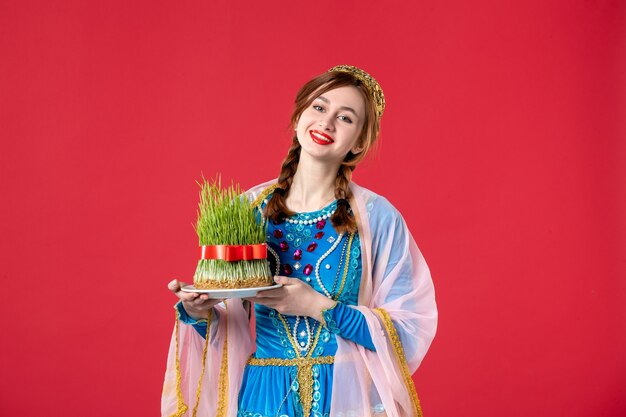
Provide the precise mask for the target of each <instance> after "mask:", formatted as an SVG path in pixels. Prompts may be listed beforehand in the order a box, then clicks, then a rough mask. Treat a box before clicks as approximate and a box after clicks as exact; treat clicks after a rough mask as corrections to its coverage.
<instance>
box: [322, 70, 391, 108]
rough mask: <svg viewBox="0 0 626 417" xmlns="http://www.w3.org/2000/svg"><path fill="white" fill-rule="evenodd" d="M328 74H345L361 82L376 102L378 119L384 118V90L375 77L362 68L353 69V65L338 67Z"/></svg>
mask: <svg viewBox="0 0 626 417" xmlns="http://www.w3.org/2000/svg"><path fill="white" fill-rule="evenodd" d="M328 72H345V73H347V74H350V75H352V76H354V77H355V78H356V79H358V80H359V81H361V83H363V85H364V86H365V88H366V89H367V92H368V93H369V94H370V96H371V98H372V100H374V105H375V106H376V114H377V115H378V119H380V118H381V117H382V116H383V111H384V110H385V95H384V94H383V89H382V88H380V84H378V81H376V80H375V79H374V77H372V76H371V75H369V74H368V73H367V72H365V71H363V70H362V69H361V68H357V67H353V66H352V65H337V66H336V67H332V68H331V69H329V70H328Z"/></svg>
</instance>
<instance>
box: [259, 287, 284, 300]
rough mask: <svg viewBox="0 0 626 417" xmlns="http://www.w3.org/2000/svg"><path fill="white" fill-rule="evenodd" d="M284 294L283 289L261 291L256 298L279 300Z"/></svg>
mask: <svg viewBox="0 0 626 417" xmlns="http://www.w3.org/2000/svg"><path fill="white" fill-rule="evenodd" d="M284 293H285V290H284V289H283V288H275V289H273V290H265V291H259V292H258V293H257V294H256V296H257V298H277V297H282V296H283V294H284Z"/></svg>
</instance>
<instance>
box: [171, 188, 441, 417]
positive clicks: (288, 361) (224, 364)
mask: <svg viewBox="0 0 626 417" xmlns="http://www.w3.org/2000/svg"><path fill="white" fill-rule="evenodd" d="M271 184H272V183H271V182H270V183H266V184H261V185H260V186H257V187H255V188H253V189H252V190H250V191H249V192H248V195H249V196H250V198H251V199H252V200H255V201H256V203H257V204H258V207H259V209H260V210H262V208H263V207H264V204H265V203H266V200H267V198H268V197H269V196H270V195H271V192H272V187H271ZM268 187H269V188H268ZM351 189H352V192H353V196H354V198H353V200H352V201H351V207H352V209H353V210H354V213H355V216H356V219H357V224H358V233H355V234H346V235H339V234H337V233H336V231H335V230H334V228H333V227H332V225H331V224H330V220H329V217H330V215H331V214H332V212H333V211H334V209H335V208H336V202H333V203H331V204H330V205H329V206H327V207H325V208H323V209H322V210H319V211H317V212H311V213H299V214H297V215H296V216H294V217H292V218H290V219H287V221H285V222H282V223H280V224H273V223H271V224H269V225H268V236H267V243H268V247H269V249H270V250H269V252H270V254H271V255H270V256H269V260H270V264H271V267H272V270H273V272H275V273H276V274H277V275H285V276H289V277H292V278H298V279H302V280H303V281H305V282H307V283H309V284H310V285H312V287H313V288H314V289H316V290H317V291H318V292H320V293H322V294H325V295H326V296H327V297H329V298H332V299H334V300H336V301H337V302H338V303H337V306H336V307H335V308H333V309H330V310H327V311H325V312H324V318H325V321H326V323H325V325H322V324H321V323H318V322H317V321H315V320H313V319H310V318H305V317H292V316H284V315H281V314H279V313H278V312H276V311H275V310H273V309H270V308H267V307H264V306H260V305H258V306H255V317H256V350H255V349H254V344H253V342H252V339H251V336H250V333H249V331H248V329H249V328H248V323H247V322H248V320H247V314H246V312H245V310H244V309H243V307H242V304H241V301H240V300H228V301H227V302H226V303H225V305H220V306H217V307H216V308H215V309H214V311H215V314H213V315H212V320H211V323H210V327H209V329H210V330H209V332H208V337H209V340H208V344H207V360H206V364H205V368H206V369H205V372H204V375H201V369H202V366H201V365H202V356H203V348H204V342H205V340H204V338H203V336H204V335H206V334H207V327H208V324H209V323H207V322H206V321H205V322H202V321H200V322H195V321H193V320H190V319H189V318H188V317H187V316H186V314H185V312H184V309H182V306H181V305H179V306H178V317H179V319H180V321H182V322H183V323H185V324H182V325H179V326H177V329H175V331H177V333H175V334H174V335H173V338H172V346H171V348H170V355H169V359H168V371H167V373H166V380H165V385H164V390H163V401H162V413H163V415H167V416H169V415H172V414H175V413H176V410H177V409H178V410H179V411H181V405H182V403H185V404H187V405H189V407H190V408H191V407H194V406H197V411H198V415H207V416H215V415H217V416H245V417H248V416H252V417H274V416H280V417H283V416H289V417H296V416H297V417H300V416H303V417H309V416H315V417H321V416H331V417H335V416H370V415H376V416H378V415H380V416H385V415H386V416H398V417H400V416H418V415H420V414H421V411H420V409H419V402H418V400H417V395H416V393H415V389H414V387H413V383H412V380H411V374H412V373H413V372H414V371H415V369H416V368H417V366H418V365H419V363H420V362H421V359H422V358H423V356H424V354H425V353H426V351H427V349H428V347H429V345H430V342H431V340H432V338H433V337H434V334H435V329H436V322H437V311H436V305H435V298H434V290H433V286H432V281H431V279H430V274H429V272H428V268H427V266H426V264H425V262H424V259H423V257H422V256H421V253H420V252H419V250H418V249H417V246H415V243H414V241H413V239H412V238H411V236H410V233H409V232H408V230H407V229H406V225H405V223H404V221H403V219H402V217H401V216H400V215H399V213H398V212H397V210H395V208H393V207H392V206H391V204H389V202H388V201H387V200H385V199H384V198H383V197H380V196H377V195H376V194H374V193H372V192H370V191H368V190H365V189H363V188H361V187H358V186H357V185H355V184H351ZM189 324H191V326H190V325H189ZM193 328H195V330H193ZM177 336H178V337H177ZM177 347H178V357H179V358H180V361H179V362H180V364H179V367H180V375H181V379H180V381H177V379H176V366H177V364H176V357H177V356H176V355H177ZM253 350H254V352H253ZM199 381H202V384H201V388H200V389H198V382H199ZM177 385H178V387H179V389H177Z"/></svg>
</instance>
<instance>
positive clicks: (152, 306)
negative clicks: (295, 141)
mask: <svg viewBox="0 0 626 417" xmlns="http://www.w3.org/2000/svg"><path fill="white" fill-rule="evenodd" d="M0 48H1V49H0V52H1V54H0V135H1V140H2V141H1V143H2V145H1V149H0V151H1V153H0V178H1V188H0V192H1V194H0V195H1V200H0V237H1V238H0V242H1V243H0V244H1V246H0V261H1V268H0V274H1V277H2V283H3V291H2V294H1V295H0V297H1V299H0V308H1V311H0V316H1V317H2V334H3V341H2V343H1V345H0V346H1V347H0V349H1V350H0V369H2V378H0V414H2V415H19V416H56V415H59V416H60V415H63V416H79V415H90V416H111V415H131V414H132V415H139V416H148V415H157V414H158V410H159V399H160V390H161V383H162V378H163V372H164V367H165V357H166V353H167V346H168V341H169V338H170V335H171V329H172V325H173V317H174V313H173V310H172V308H171V306H172V305H173V303H174V297H173V296H172V295H171V294H170V293H168V291H167V289H166V283H167V282H168V281H169V280H170V279H172V278H173V277H180V278H186V279H187V280H189V279H190V278H189V277H190V275H191V273H192V271H193V269H194V266H195V262H196V258H197V248H196V246H197V241H196V236H195V234H194V232H193V230H192V228H191V226H190V224H191V222H193V221H194V217H195V207H196V201H197V186H196V184H195V182H194V181H195V180H196V179H198V178H199V177H200V176H201V174H202V173H204V174H205V175H207V176H210V175H213V174H215V173H216V172H222V173H223V176H224V177H225V178H226V179H230V178H234V179H236V180H238V181H240V182H241V183H242V185H244V186H245V187H248V186H251V185H253V184H255V183H258V182H261V181H264V180H267V179H270V178H273V177H274V176H276V175H277V174H278V170H279V165H280V161H281V160H282V158H283V156H284V154H285V152H286V149H287V146H288V143H289V136H290V133H289V131H288V128H287V124H288V118H289V115H290V111H291V106H292V102H293V98H294V96H295V93H296V91H297V89H298V88H299V86H300V85H301V84H303V83H304V82H305V81H306V80H308V79H309V78H311V77H312V76H314V75H317V74H319V73H321V72H323V71H325V70H326V69H327V68H330V67H331V66H333V65H337V64H343V63H348V64H352V65H358V66H362V67H363V68H365V69H367V70H368V71H370V72H371V73H372V74H373V75H374V76H375V77H377V78H378V80H379V81H380V83H381V84H382V86H383V88H384V91H385V94H386V96H387V101H388V107H387V111H386V114H385V116H384V118H383V130H382V136H381V140H382V142H381V147H380V149H379V152H378V153H377V154H376V155H375V156H373V157H371V158H370V159H369V161H367V162H366V163H365V164H364V165H363V166H361V167H359V169H358V170H357V171H356V173H355V179H356V180H357V181H358V182H359V183H361V184H362V185H364V186H366V187H368V188H371V189H372V190H374V191H376V192H378V193H381V194H383V195H385V196H386V197H387V198H389V200H390V201H391V202H392V203H393V204H394V205H396V206H397V207H398V208H399V209H400V210H401V212H402V213H403V214H404V216H405V218H406V219H407V221H408V223H409V225H410V227H411V229H412V231H413V234H414V236H415V238H416V240H417V242H418V244H419V245H420V247H421V249H422V251H423V252H424V254H425V256H426V259H427V261H428V262H429V264H430V267H431V269H432V274H433V277H434V280H435V284H436V290H437V300H438V304H439V308H440V326H439V331H438V334H437V337H436V338H435V341H434V343H433V345H432V347H431V351H430V352H429V354H428V355H427V357H426V359H425V361H424V362H423V365H422V367H421V368H420V369H419V370H418V372H417V373H416V374H415V376H414V378H415V381H416V384H417V388H418V392H419V394H420V396H421V398H422V403H423V408H424V411H425V414H426V415H427V416H428V417H442V416H450V417H456V416H467V417H469V416H527V415H535V416H558V415H566V414H567V415H568V416H572V417H578V416H580V417H583V416H585V417H586V416H623V415H626V388H625V386H626V354H625V352H626V307H625V305H626V303H625V302H626V282H625V278H626V249H625V246H626V245H625V242H626V236H625V234H626V224H625V223H626V222H625V216H624V213H625V212H626V181H625V180H626V169H625V167H626V145H625V139H626V123H625V121H626V117H625V115H626V82H625V81H626V79H625V74H626V3H625V2H623V1H607V0H605V1H593V2H591V1H580V0H563V1H556V0H551V1H548V0H535V1H523V2H505V1H504V2H503V1H487V0H480V1H450V0H447V1H442V0H438V1H434V0H431V1H421V2H408V1H407V2H402V3H394V2H387V3H385V4H383V2H377V1H368V2H364V1H362V0H360V1H357V0H352V1H351V0H344V1H341V2H338V1H323V0H320V1H316V2H308V3H306V4H305V3H303V2H294V1H280V2H272V1H266V2H232V1H225V0H220V1H182V2H169V3H168V2H160V1H134V2H129V1H103V2H86V1H78V0H77V1H23V0H22V1H19V2H17V1H16V2H8V1H2V2H0Z"/></svg>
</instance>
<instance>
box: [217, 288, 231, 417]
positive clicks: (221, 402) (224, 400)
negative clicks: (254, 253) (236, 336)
mask: <svg viewBox="0 0 626 417" xmlns="http://www.w3.org/2000/svg"><path fill="white" fill-rule="evenodd" d="M224 307H225V309H226V312H225V314H224V316H225V317H224V328H225V329H226V330H225V336H224V347H223V348H222V365H221V367H220V376H219V382H218V386H217V387H218V388H217V392H218V398H217V416H218V417H226V413H227V411H228V382H229V381H228V304H227V302H226V300H224Z"/></svg>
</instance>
